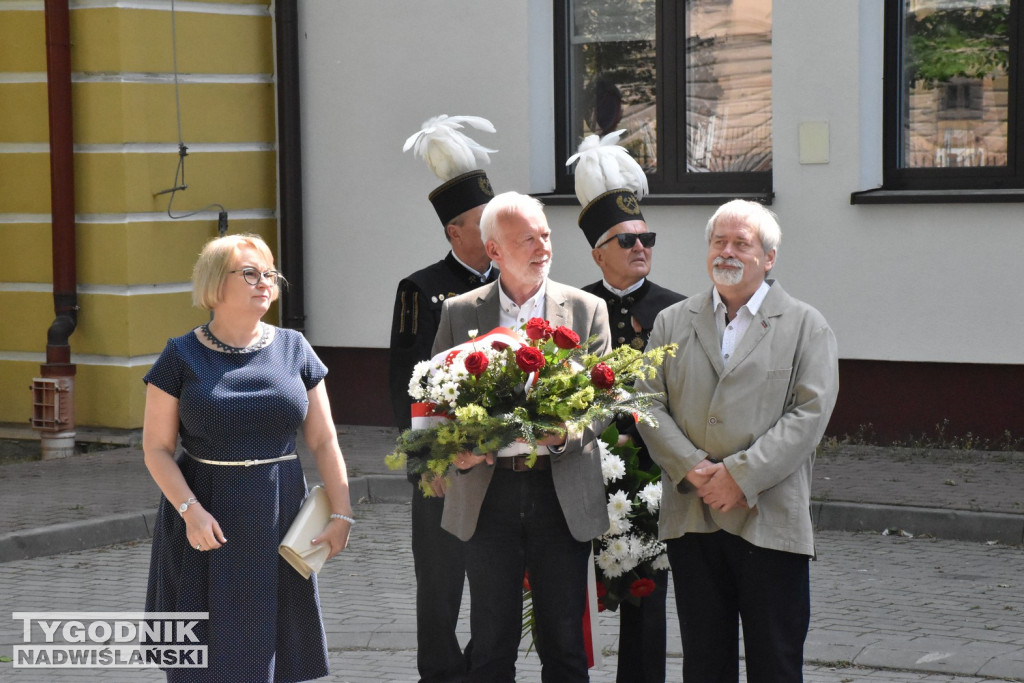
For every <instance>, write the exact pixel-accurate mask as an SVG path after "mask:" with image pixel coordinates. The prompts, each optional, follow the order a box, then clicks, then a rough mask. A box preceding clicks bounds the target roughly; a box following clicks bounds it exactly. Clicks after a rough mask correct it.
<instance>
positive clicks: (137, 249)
mask: <svg viewBox="0 0 1024 683" xmlns="http://www.w3.org/2000/svg"><path fill="white" fill-rule="evenodd" d="M176 6H177V9H178V11H177V12H176V14H175V15H174V17H173V21H174V24H175V30H176V33H177V62H178V72H179V78H178V89H177V96H178V97H177V100H178V101H179V102H180V113H181V120H180V130H181V136H182V140H183V141H184V143H185V145H187V146H188V148H189V151H188V155H187V156H186V157H185V173H186V183H187V185H188V189H187V190H185V191H181V192H177V193H176V194H175V195H174V198H173V205H171V207H170V208H171V209H172V212H173V214H174V215H175V216H181V215H183V214H186V213H189V212H194V211H200V210H203V209H206V210H205V211H204V212H203V213H201V214H199V215H197V216H194V217H190V218H182V219H178V220H172V219H171V218H170V217H169V216H168V215H167V212H168V208H169V200H170V199H171V196H170V195H169V194H157V193H159V192H160V191H161V190H165V189H167V188H170V187H172V186H173V185H174V183H175V178H176V176H175V174H176V172H177V170H178V164H179V156H178V142H179V138H178V135H179V122H178V117H177V107H176V93H175V86H174V82H173V63H174V54H173V52H172V40H171V24H172V15H171V12H170V5H169V4H163V3H161V4H159V5H157V4H154V5H153V7H151V8H145V9H143V8H139V7H138V6H136V7H134V8H124V7H89V6H78V7H75V6H74V5H73V6H72V10H71V44H72V48H71V67H72V72H73V75H72V81H73V82H72V107H73V119H74V142H75V158H74V164H75V210H76V223H77V225H76V269H77V281H78V303H79V306H80V311H79V313H78V327H77V328H76V330H75V332H74V334H72V336H71V338H70V346H71V351H72V362H73V363H74V364H75V365H76V376H75V392H76V395H75V414H76V423H77V425H79V426H97V427H102V426H107V427H116V428H137V427H139V426H141V424H142V413H143V407H144V397H145V388H144V385H143V383H142V381H141V379H142V377H143V375H144V374H145V372H146V371H147V370H148V369H149V366H150V365H151V363H152V361H153V360H154V359H155V357H156V355H158V354H159V353H160V351H161V350H162V349H163V347H164V344H165V343H166V340H167V339H168V338H169V337H172V336H177V335H180V334H183V333H184V332H185V331H187V330H188V329H190V328H191V327H193V326H195V325H196V324H199V323H201V322H203V321H204V320H206V319H207V316H208V314H207V313H205V312H203V311H200V310H198V309H195V308H193V307H192V305H191V294H190V288H189V277H190V275H191V270H192V265H193V263H194V261H195V257H196V255H197V254H198V252H199V251H200V249H201V248H202V245H203V244H204V243H205V242H206V241H207V240H209V239H210V238H212V237H216V236H217V225H216V218H215V215H216V211H217V209H216V208H213V209H210V208H208V207H209V206H210V205H211V204H218V205H221V206H223V207H225V208H226V209H227V210H228V220H229V232H231V233H239V232H254V233H257V234H259V235H261V236H263V237H264V239H265V240H266V241H267V242H268V244H270V245H271V247H272V248H273V249H274V250H275V252H276V242H277V220H276V218H275V217H274V216H275V215H276V194H277V176H276V172H277V171H276V167H277V156H276V151H275V145H276V137H275V136H276V108H275V107H276V104H275V86H274V73H273V69H274V59H273V58H274V46H273V19H272V14H271V12H270V7H269V3H268V2H245V1H244V0H229V2H219V3H216V4H208V3H199V2H189V1H188V0H179V2H177V3H176ZM182 10H186V11H182ZM190 10H191V11H190ZM45 48H46V36H45V17H44V13H43V4H42V3H39V7H38V8H28V9H26V7H25V5H24V4H19V7H18V8H16V9H5V8H4V7H3V3H0V120H2V121H3V122H4V125H3V126H0V145H2V147H0V245H2V248H0V320H2V321H3V324H2V325H0V422H6V423H21V424H24V423H27V421H28V419H29V417H30V416H31V410H32V406H31V394H30V392H29V386H30V384H31V381H32V378H33V377H37V376H39V375H40V374H41V373H40V366H41V365H42V363H44V362H45V350H46V332H47V329H48V328H49V326H50V324H51V322H52V321H53V318H54V311H53V297H52V293H51V284H50V283H51V282H52V263H51V261H52V251H51V233H50V201H51V199H50V168H49V163H50V160H49V153H48V142H49V131H48V103H47V89H46V49H45ZM276 316H277V308H276V307H274V308H273V309H272V310H271V313H270V315H269V316H268V320H270V321H272V322H273V321H276V319H277V318H276Z"/></svg>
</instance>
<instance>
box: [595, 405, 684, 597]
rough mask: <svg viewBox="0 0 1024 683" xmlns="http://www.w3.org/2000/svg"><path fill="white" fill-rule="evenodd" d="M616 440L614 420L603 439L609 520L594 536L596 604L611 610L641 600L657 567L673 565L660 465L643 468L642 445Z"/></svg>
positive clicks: (602, 468)
mask: <svg viewBox="0 0 1024 683" xmlns="http://www.w3.org/2000/svg"><path fill="white" fill-rule="evenodd" d="M618 442H619V430H618V429H617V428H616V426H615V425H614V424H612V425H610V426H609V427H608V428H607V429H606V430H605V431H604V432H603V433H602V434H601V438H600V442H599V445H600V447H601V473H602V474H603V475H604V482H605V487H606V488H607V490H608V517H609V518H610V519H611V526H610V527H609V529H608V531H607V532H605V533H604V534H603V535H601V536H598V537H597V538H595V539H594V563H595V564H596V565H597V600H598V602H597V605H598V610H599V611H603V610H605V609H607V610H610V611H613V612H614V611H615V610H616V609H618V606H619V605H620V604H622V603H623V602H627V601H628V602H630V603H632V604H634V605H639V604H640V601H641V600H642V599H643V598H645V597H647V596H648V595H650V594H651V592H652V591H653V590H654V588H655V584H654V581H653V580H652V579H651V576H653V573H654V572H655V571H658V570H662V569H668V566H669V565H668V556H667V555H666V554H665V544H664V543H662V542H661V541H659V540H658V509H659V508H660V506H661V471H660V470H659V469H658V467H657V466H654V468H653V471H650V472H648V471H644V470H643V469H641V468H640V467H639V463H638V458H637V451H638V450H639V449H638V448H637V447H636V446H634V445H633V444H631V443H625V444H619V443H618Z"/></svg>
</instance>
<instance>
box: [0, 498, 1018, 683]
mask: <svg viewBox="0 0 1024 683" xmlns="http://www.w3.org/2000/svg"><path fill="white" fill-rule="evenodd" d="M356 517H357V519H358V522H357V525H356V527H355V530H354V532H353V537H352V541H351V545H350V548H349V549H348V550H347V551H346V552H345V553H344V554H343V555H341V556H339V558H335V559H334V560H332V561H331V562H330V563H329V564H328V565H327V566H326V567H325V570H324V572H323V573H322V577H321V584H320V586H321V596H322V602H323V608H324V622H325V625H326V628H327V632H328V645H329V648H330V650H331V661H332V666H333V670H334V672H335V673H334V674H332V676H331V677H330V678H329V679H325V680H332V681H352V682H353V683H355V682H362V683H368V682H370V681H373V682H378V681H414V680H415V679H416V674H415V635H414V623H415V620H414V614H413V611H414V610H413V604H412V600H411V597H410V596H411V588H410V586H411V584H412V580H413V571H412V555H411V551H410V548H409V507H408V505H407V504H398V503H373V504H361V505H358V506H356ZM818 552H819V557H818V561H816V562H814V563H812V565H811V581H812V592H813V597H812V610H813V613H812V622H811V632H810V634H809V637H808V640H807V648H806V658H807V661H808V664H807V666H806V668H805V672H806V679H805V680H807V681H810V682H811V683H839V682H841V681H847V682H853V681H857V682H861V681H908V682H911V681H928V682H929V683H938V682H942V683H946V682H950V683H952V682H957V683H967V682H973V681H980V680H1024V619H1022V615H1024V549H1022V548H1019V547H1007V546H1002V545H989V544H984V543H968V542H958V541H944V540H935V539H926V538H905V537H901V536H898V535H893V536H883V535H879V534H868V533H845V532H833V531H826V532H821V533H819V534H818ZM148 563H149V543H148V542H138V543H133V544H124V545H117V546H109V547H104V548H97V549H93V550H87V551H80V552H73V553H65V554H61V555H54V556H49V557H40V558H35V559H28V560H18V561H12V562H6V563H2V564H0V602H2V610H0V613H2V614H5V615H10V614H11V613H13V612H15V611H66V610H77V611H111V610H119V611H137V610H140V609H141V607H142V603H143V598H144V594H145V582H146V572H147V567H148ZM8 619H9V617H7V616H4V617H3V618H2V619H0V655H4V656H10V654H11V652H12V646H13V644H15V643H17V642H20V641H21V637H22V633H21V624H20V622H14V621H13V620H8ZM462 624H463V626H462V635H463V637H464V638H465V637H467V636H468V601H467V605H465V606H464V608H463V620H462ZM669 629H670V630H669V657H670V660H669V673H670V678H669V680H670V681H678V680H680V678H679V676H680V662H681V660H680V652H679V636H678V624H677V621H676V617H675V609H674V607H673V606H672V598H671V596H670V598H669ZM599 631H600V634H601V641H600V642H601V644H602V647H603V649H604V651H605V653H606V654H611V653H613V652H614V650H615V645H616V644H615V636H616V633H617V617H616V615H614V614H607V613H603V614H602V615H601V616H600V628H599ZM524 647H525V644H524ZM520 664H521V666H520V678H519V680H521V681H537V680H539V670H540V667H539V661H538V659H537V656H536V654H534V653H531V654H529V655H525V654H524V656H521V657H520ZM614 667H615V662H614V656H608V657H606V658H605V660H604V662H603V664H602V665H601V666H600V667H598V668H597V669H596V670H594V671H593V674H592V680H594V681H612V680H614ZM958 675H959V676H960V677H957V676H958ZM0 680H2V681H52V682H53V683H60V682H61V681H72V680H76V681H160V680H163V676H162V674H160V673H159V672H153V671H141V670H126V671H113V670H91V671H90V670H70V669H47V670H28V669H20V668H19V669H14V668H12V665H11V664H10V663H2V664H0Z"/></svg>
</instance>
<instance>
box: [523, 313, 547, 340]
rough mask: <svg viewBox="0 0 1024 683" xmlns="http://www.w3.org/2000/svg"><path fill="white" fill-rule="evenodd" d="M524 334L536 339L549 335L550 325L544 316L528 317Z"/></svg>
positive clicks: (545, 337)
mask: <svg viewBox="0 0 1024 683" xmlns="http://www.w3.org/2000/svg"><path fill="white" fill-rule="evenodd" d="M526 336H527V337H529V338H530V339H532V340H533V341H537V340H538V339H547V338H548V337H550V336H551V325H549V324H548V321H547V320H545V319H544V318H530V319H529V320H527V321H526Z"/></svg>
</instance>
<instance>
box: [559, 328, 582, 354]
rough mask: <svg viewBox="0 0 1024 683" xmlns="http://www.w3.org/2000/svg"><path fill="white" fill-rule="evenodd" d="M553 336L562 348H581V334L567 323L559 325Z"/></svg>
mask: <svg viewBox="0 0 1024 683" xmlns="http://www.w3.org/2000/svg"><path fill="white" fill-rule="evenodd" d="M552 337H553V338H554V340H555V346H557V347H558V348H560V349H575V348H579V345H580V335H578V334H576V333H575V332H573V331H572V330H570V329H569V328H568V327H566V326H565V325H559V326H558V327H557V328H556V329H555V331H554V332H553V333H552Z"/></svg>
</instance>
